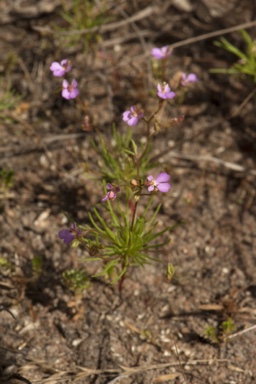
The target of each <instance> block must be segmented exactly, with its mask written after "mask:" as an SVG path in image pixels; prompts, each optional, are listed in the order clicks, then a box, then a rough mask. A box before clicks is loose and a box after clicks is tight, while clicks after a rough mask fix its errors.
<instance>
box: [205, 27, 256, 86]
mask: <svg viewBox="0 0 256 384" xmlns="http://www.w3.org/2000/svg"><path fill="white" fill-rule="evenodd" d="M240 33H241V35H242V38H243V40H244V43H245V50H241V49H239V48H237V47H236V46H235V45H233V44H232V43H230V42H229V41H228V40H227V39H225V38H224V37H222V38H221V39H220V41H215V42H214V44H215V45H216V46H217V47H220V48H224V49H225V50H226V51H228V52H230V53H232V54H234V55H235V56H236V57H237V58H238V59H239V60H238V62H236V63H235V64H233V65H232V66H231V67H230V68H216V69H212V70H211V72H212V73H225V74H230V75H247V76H249V77H250V78H251V79H252V81H253V82H254V83H256V41H255V40H253V39H252V37H251V36H250V35H249V33H248V32H246V31H245V30H241V31H240Z"/></svg>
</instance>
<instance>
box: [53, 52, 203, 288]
mask: <svg viewBox="0 0 256 384" xmlns="http://www.w3.org/2000/svg"><path fill="white" fill-rule="evenodd" d="M170 55H171V50H170V49H169V48H168V47H163V48H155V49H153V50H152V56H153V58H154V59H156V60H158V61H164V62H166V61H167V60H168V58H169V57H170ZM56 63H58V62H55V64H54V65H53V64H52V65H51V67H50V69H51V70H52V72H53V75H54V76H57V77H60V76H59V75H56V72H55V73H54V71H56V68H57V69H58V68H59V66H57V65H56ZM66 65H67V61H65V62H64V64H63V61H61V62H60V66H64V67H65V68H67V67H66ZM68 65H69V67H68V68H71V63H69V64H68ZM65 68H64V69H60V71H62V72H63V73H62V76H64V75H65V76H66V72H67V71H66V70H65ZM59 73H60V72H58V74H59ZM179 79H180V82H179V84H178V85H177V86H176V89H175V92H174V91H173V90H172V89H171V87H170V85H169V84H168V83H167V82H166V81H165V79H164V78H162V79H161V80H162V83H161V84H160V83H159V84H156V85H155V95H156V106H155V108H154V109H153V111H152V112H151V113H150V114H149V115H146V114H145V112H144V110H143V109H142V108H141V106H139V105H136V104H134V105H132V106H130V107H128V108H127V109H126V110H125V111H124V112H123V114H122V119H123V122H124V123H125V124H126V129H125V132H122V131H121V129H118V128H116V127H114V126H113V128H112V140H109V138H106V137H105V136H104V135H103V134H102V133H100V132H98V130H97V129H95V137H94V138H93V140H92V142H91V143H92V148H94V150H95V152H96V156H95V158H96V164H94V165H93V167H92V168H94V170H95V175H94V178H95V182H99V181H100V182H101V183H102V185H103V189H102V195H101V198H100V200H99V203H98V204H96V206H95V207H93V208H92V209H91V210H90V212H88V223H87V224H86V225H78V224H77V223H75V222H74V223H72V224H71V226H70V227H69V228H63V229H61V230H60V231H59V238H60V239H61V240H63V241H64V243H65V244H66V245H71V246H72V247H77V246H81V247H83V249H84V250H85V257H84V258H83V261H86V262H88V261H94V262H95V261H96V262H99V263H100V265H101V268H100V269H99V271H98V272H97V273H95V275H94V276H95V277H96V276H105V277H106V278H108V279H110V280H111V281H112V282H113V283H115V282H118V283H119V289H120V290H121V289H122V286H123V282H124V280H125V277H126V276H127V274H128V273H129V271H130V270H131V268H136V267H143V266H145V265H146V264H149V263H152V262H155V261H156V262H160V261H162V258H161V254H162V251H163V247H164V246H165V245H166V244H168V243H169V241H170V235H169V233H170V232H171V231H172V230H173V229H174V228H175V227H176V225H174V226H171V225H166V226H163V227H160V226H159V221H158V214H159V210H160V207H161V204H157V205H156V204H155V197H156V195H161V194H168V193H169V192H170V190H171V175H169V173H167V172H166V170H165V169H164V168H163V166H161V168H159V164H157V163H156V162H154V160H153V137H154V136H155V135H156V134H157V133H158V132H159V130H161V117H160V116H161V114H162V111H163V110H164V108H165V106H166V104H167V103H173V100H175V96H176V93H177V92H179V90H180V89H181V88H182V87H186V85H187V83H190V82H195V81H196V80H197V77H196V75H195V74H190V75H188V76H187V75H185V74H184V75H183V73H181V74H180V75H179ZM182 81H183V84H182ZM64 82H65V93H63V90H62V97H64V98H66V99H71V98H74V99H76V98H77V96H78V93H73V94H72V97H70V93H71V92H75V90H78V83H77V81H75V80H73V82H72V83H71V85H72V86H73V89H71V88H69V86H70V83H69V82H68V81H67V80H66V79H64V80H63V83H64ZM67 93H68V94H67ZM67 96H69V97H67ZM77 99H78V98H77ZM80 106H81V103H80ZM183 118H184V117H183V116H175V117H172V118H171V119H170V121H169V125H170V126H173V125H174V124H178V123H180V122H181V121H183ZM84 121H85V131H88V130H93V127H92V126H91V124H90V119H89V117H88V116H87V115H86V116H85V118H84ZM137 125H140V126H141V128H142V129H143V127H144V134H145V140H144V141H142V140H141V141H140V140H138V139H137V140H136V139H135V132H136V128H135V126H137ZM95 165H96V167H95ZM88 168H89V169H90V166H89V167H87V169H88ZM155 168H159V171H158V172H157V171H156V169H155ZM88 173H89V172H88ZM166 267H167V278H168V280H170V279H171V277H172V276H173V274H174V268H173V266H172V264H171V263H170V262H169V260H166ZM72 276H73V277H74V280H77V279H78V280H77V281H78V283H79V281H80V280H79V279H80V275H79V274H78V275H77V272H74V271H72V272H70V273H68V274H66V275H65V279H67V277H68V279H69V280H70V279H71V280H72ZM77 276H78V278H77ZM82 280H83V279H82ZM74 284H75V281H74ZM69 285H70V281H69ZM75 285H76V284H75Z"/></svg>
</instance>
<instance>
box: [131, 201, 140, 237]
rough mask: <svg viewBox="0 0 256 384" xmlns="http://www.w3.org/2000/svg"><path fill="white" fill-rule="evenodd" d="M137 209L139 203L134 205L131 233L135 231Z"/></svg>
mask: <svg viewBox="0 0 256 384" xmlns="http://www.w3.org/2000/svg"><path fill="white" fill-rule="evenodd" d="M137 207H138V201H136V202H135V204H134V208H133V213H132V222H131V229H130V231H132V230H133V227H134V223H135V217H136V211H137Z"/></svg>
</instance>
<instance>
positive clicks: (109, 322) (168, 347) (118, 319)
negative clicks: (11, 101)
mask: <svg viewBox="0 0 256 384" xmlns="http://www.w3.org/2000/svg"><path fill="white" fill-rule="evenodd" d="M65 3H66V4H67V5H68V6H71V3H72V1H66V2H65ZM95 4H96V5H95V7H96V8H97V7H100V6H101V4H102V2H100V1H98V2H95ZM104 4H105V5H106V8H107V9H108V11H107V12H106V21H105V24H103V27H102V30H100V31H99V32H98V37H99V36H101V39H98V42H96V41H95V43H94V48H93V49H90V50H89V51H87V53H86V54H85V53H84V50H83V41H84V40H83V39H84V37H81V39H80V40H79V41H77V42H76V43H75V44H73V45H72V46H71V47H68V46H67V44H66V45H64V44H63V36H60V35H58V34H53V33H52V31H54V30H56V29H55V28H56V26H58V27H63V28H65V26H67V23H66V22H65V21H64V20H63V18H61V16H60V11H61V9H62V8H61V1H60V0H52V1H48V0H41V1H40V0H38V1H32V0H30V1H29V0H28V1H25V0H24V1H23V0H20V1H11V2H10V1H8V0H2V1H1V4H0V15H1V16H0V25H1V34H0V77H1V88H0V98H2V97H3V95H4V90H5V89H6V87H7V85H8V84H10V85H11V88H12V90H13V91H15V93H16V95H21V96H22V98H21V99H20V100H19V101H17V102H16V103H15V105H14V106H13V108H12V109H8V110H7V109H6V110H0V168H1V169H12V170H14V172H15V176H14V185H13V188H11V189H9V190H8V191H7V193H6V194H4V193H2V194H1V195H0V197H1V199H0V212H1V216H0V228H1V231H0V233H1V235H0V237H1V243H0V256H1V260H3V259H6V260H7V261H8V262H9V263H10V265H9V267H8V266H3V267H0V300H1V303H0V305H1V307H0V309H1V311H0V338H1V339H0V383H13V384H15V383H16V384H17V383H20V382H25V383H33V384H35V383H42V384H43V383H48V384H50V383H51V384H54V383H61V384H62V383H63V384H64V383H81V384H82V383H90V384H107V383H122V384H132V383H134V384H139V383H140V384H142V383H143V384H148V383H160V382H172V383H176V384H178V383H185V382H186V383H193V384H200V383H202V384H207V383H209V384H213V383H216V384H217V383H218V384H220V383H221V384H237V383H242V384H250V383H251V384H252V383H255V382H256V369H255V356H256V329H254V330H251V331H248V332H245V333H242V334H239V331H242V330H246V329H247V328H250V327H251V326H253V325H254V324H256V247H255V246H256V225H255V213H256V200H255V181H256V180H255V164H256V157H255V154H256V125H255V99H251V100H250V101H249V102H248V103H247V104H246V105H245V106H244V107H243V108H242V109H241V110H240V111H239V107H240V105H241V103H242V102H243V101H244V100H245V98H246V97H247V96H248V95H249V93H250V92H251V91H252V90H253V83H252V82H250V81H249V80H248V79H246V78H237V77H228V76H225V75H215V74H210V73H209V69H211V68H217V67H228V66H230V65H231V64H232V63H234V57H233V56H232V55H230V54H228V53H225V52H224V51H223V50H221V49H219V48H217V47H215V46H214V44H213V39H207V40H206V39H203V40H202V41H200V42H198V43H195V44H190V45H184V46H182V47H180V48H177V49H175V50H174V53H173V56H172V59H171V60H170V66H171V67H170V69H171V71H173V73H175V72H176V71H177V70H183V71H186V72H195V73H196V74H197V75H198V77H199V78H200V82H199V83H198V84H196V85H195V86H194V87H193V88H192V89H191V90H190V91H189V92H188V94H187V95H186V97H185V101H184V104H183V105H182V106H180V107H178V106H177V107H175V108H173V109H171V108H170V110H168V111H167V114H168V115H169V116H177V115H179V114H181V113H182V114H185V120H184V122H183V123H182V124H180V125H178V126H176V127H175V128H173V129H165V130H163V131H161V132H160V134H159V135H158V136H157V137H156V138H155V149H156V152H155V154H156V155H158V154H159V153H160V152H161V151H163V152H164V154H163V156H162V157H161V161H162V162H163V167H164V169H166V170H168V172H169V173H170V174H171V177H172V190H171V192H170V193H169V194H167V195H165V196H163V207H162V209H161V214H160V225H161V223H162V224H163V225H166V224H167V225H169V224H173V223H175V222H177V221H180V220H181V219H184V220H185V222H186V223H185V225H182V226H180V227H179V228H178V229H177V230H176V231H175V232H174V233H173V235H172V242H171V243H170V245H169V246H168V247H166V250H165V252H166V254H165V255H161V256H164V257H165V258H166V260H167V261H170V262H171V263H172V264H173V265H174V266H175V269H176V274H175V276H174V279H173V280H172V281H171V282H168V281H167V280H166V277H165V265H162V264H159V265H154V266H150V267H147V268H145V270H139V269H138V270H136V271H134V272H133V273H131V274H130V276H129V277H128V279H127V281H126V282H125V285H124V289H123V292H122V295H121V296H120V294H119V293H118V290H117V288H116V287H114V286H111V285H109V284H108V283H107V282H106V281H104V280H103V279H102V280H96V281H93V282H92V283H91V286H90V288H89V289H88V290H86V291H85V292H83V293H82V294H81V295H79V296H74V295H73V293H72V292H70V291H69V290H68V289H67V288H66V287H65V286H64V285H63V281H62V277H61V276H62V272H63V271H65V270H66V269H68V268H74V267H76V266H79V265H80V264H79V263H80V262H79V256H81V255H82V250H80V249H77V250H74V249H69V248H67V247H65V246H64V244H63V243H62V242H61V241H60V240H59V239H58V237H57V234H58V231H59V230H60V229H61V228H63V227H65V226H66V225H67V223H66V221H65V216H64V214H63V212H68V213H69V214H70V215H72V216H73V217H74V218H75V219H76V220H77V222H79V223H83V222H85V220H86V217H87V211H88V209H90V207H91V206H92V204H94V203H97V202H98V201H99V200H100V198H101V197H102V196H101V190H100V188H99V191H98V187H95V185H94V182H93V181H88V179H87V178H86V176H85V172H84V170H85V166H86V164H89V165H91V164H96V163H97V158H95V154H94V152H93V149H92V148H91V145H90V139H91V137H93V135H94V134H93V133H86V132H84V131H83V129H82V121H83V116H82V115H81V114H80V112H79V111H77V110H76V108H75V103H74V102H73V101H70V102H67V101H65V100H64V99H62V98H61V96H60V91H59V89H58V87H59V84H60V81H59V79H57V78H53V76H52V74H51V73H50V71H49V66H50V63H51V62H52V61H54V60H58V61H59V60H61V59H62V58H65V57H66V58H69V59H70V60H71V61H72V63H73V65H74V69H73V72H72V74H73V76H74V77H75V78H76V79H78V80H79V85H80V86H79V88H80V91H81V97H82V98H83V100H86V105H87V108H88V111H89V112H90V114H91V116H92V117H93V121H94V124H95V125H96V126H97V128H98V129H99V130H100V131H102V132H103V131H104V132H105V133H106V135H107V136H109V139H110V140H111V136H110V135H111V123H112V121H115V122H116V124H117V127H118V129H125V126H124V125H123V123H122V122H121V116H122V112H123V111H124V110H125V109H126V108H127V107H129V106H130V105H133V104H134V103H136V102H138V101H139V102H140V103H141V105H142V106H143V107H144V108H145V111H147V110H151V106H152V105H153V103H154V99H153V98H152V97H151V96H149V89H150V88H151V89H152V87H154V80H153V78H152V75H151V70H150V69H151V58H150V50H151V48H152V47H154V46H158V47H161V46H163V45H169V44H173V43H175V42H177V41H182V40H185V39H187V38H189V37H193V36H198V35H201V34H205V33H208V32H213V31H216V30H220V29H223V28H228V27H231V26H235V25H238V24H241V23H244V22H248V21H251V20H253V18H254V17H255V3H254V2H253V1H252V0H243V1H235V0H232V1H228V2H227V1H224V0H221V1H220V0H218V1H217V0H215V1H213V0H201V1H199V0H194V1H192V0H190V1H189V0H187V1H185V0H182V1H181V0H180V1H178V0H175V1H174V0H173V1H171V0H170V1H164V0H156V1H146V0H141V1H133V0H131V1H117V2H115V1H110V0H108V1H105V3H104ZM131 17H133V18H131ZM117 21H122V24H121V25H117V26H116V25H115V22H117ZM107 24H109V25H112V27H111V28H105V29H104V27H105V25H107ZM250 33H252V35H253V34H254V35H255V30H253V29H251V30H250ZM227 38H228V39H230V40H231V41H232V42H233V43H234V44H236V45H237V46H238V47H240V48H242V47H243V44H242V40H241V36H240V35H239V33H233V34H231V35H228V36H227ZM135 129H137V128H135ZM138 129H139V128H138ZM138 134H139V133H138ZM39 257H41V259H42V263H43V270H42V271H41V272H39V273H36V272H35V271H34V269H33V263H32V261H33V260H34V259H35V258H39ZM90 268H91V272H95V270H94V268H95V266H92V267H90ZM11 314H13V316H14V317H12V316H11ZM228 317H231V318H232V320H233V321H234V323H235V325H236V329H235V330H234V331H233V334H234V337H233V338H230V339H229V340H228V341H227V342H226V343H221V342H220V343H219V344H214V343H211V342H209V341H208V340H206V338H205V337H204V334H205V330H206V329H207V327H209V326H214V327H216V328H217V329H218V327H219V325H220V324H221V322H222V321H223V320H225V319H227V318H228ZM219 331H221V330H220V329H219ZM237 332H238V334H237ZM185 380H186V381H185Z"/></svg>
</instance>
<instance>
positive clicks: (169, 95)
mask: <svg viewBox="0 0 256 384" xmlns="http://www.w3.org/2000/svg"><path fill="white" fill-rule="evenodd" d="M157 90H158V92H157V94H158V96H159V97H160V98H161V99H173V98H174V97H175V96H176V93H175V92H172V91H171V88H170V86H169V85H168V84H167V83H163V85H161V84H158V86H157Z"/></svg>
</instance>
